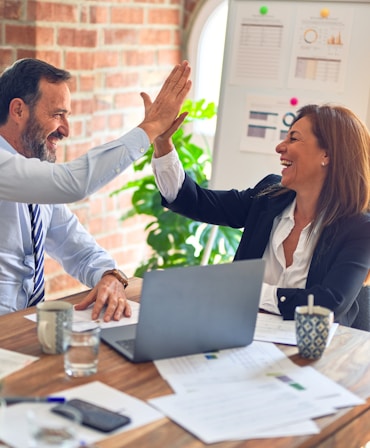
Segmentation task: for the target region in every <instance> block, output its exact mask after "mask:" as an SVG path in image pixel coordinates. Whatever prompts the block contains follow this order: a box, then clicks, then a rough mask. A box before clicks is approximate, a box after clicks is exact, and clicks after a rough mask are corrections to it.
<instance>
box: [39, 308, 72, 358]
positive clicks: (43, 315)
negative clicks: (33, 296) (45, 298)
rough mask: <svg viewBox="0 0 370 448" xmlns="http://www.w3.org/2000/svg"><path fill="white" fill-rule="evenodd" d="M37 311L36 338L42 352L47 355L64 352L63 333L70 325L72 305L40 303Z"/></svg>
mask: <svg viewBox="0 0 370 448" xmlns="http://www.w3.org/2000/svg"><path fill="white" fill-rule="evenodd" d="M36 310H37V337H38V339H39V342H40V344H41V348H42V351H43V352H44V353H49V354H57V353H63V352H64V346H63V331H64V327H65V325H68V326H71V325H72V318H73V305H72V304H71V303H68V302H64V301H62V300H51V301H49V302H41V303H39V304H38V305H37V306H36Z"/></svg>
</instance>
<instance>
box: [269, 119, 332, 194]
mask: <svg viewBox="0 0 370 448" xmlns="http://www.w3.org/2000/svg"><path fill="white" fill-rule="evenodd" d="M276 152H277V153H278V154H280V163H281V164H282V165H283V166H284V168H283V170H282V172H281V175H282V179H281V184H282V185H283V186H284V187H286V188H289V189H291V190H294V191H296V192H299V191H301V190H303V189H312V188H315V187H319V188H320V189H321V187H322V185H323V183H324V180H325V177H326V172H327V170H326V166H327V165H328V163H329V157H328V156H327V154H326V151H325V150H324V149H322V148H320V147H319V145H318V142H317V138H316V137H315V135H314V133H313V132H312V126H311V122H310V120H309V118H308V117H302V118H301V119H299V120H298V121H296V122H295V123H294V124H293V125H292V127H291V128H290V130H289V132H288V134H287V136H286V138H285V140H283V141H282V142H281V143H279V144H278V145H277V147H276Z"/></svg>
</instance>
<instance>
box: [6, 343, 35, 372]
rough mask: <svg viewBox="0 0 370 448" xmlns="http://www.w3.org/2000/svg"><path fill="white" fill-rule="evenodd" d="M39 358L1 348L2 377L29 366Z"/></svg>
mask: <svg viewBox="0 0 370 448" xmlns="http://www.w3.org/2000/svg"><path fill="white" fill-rule="evenodd" d="M38 359H39V358H38V357H37V356H31V355H24V354H22V353H18V352H13V351H11V350H5V349H4V348H0V379H2V378H4V377H6V376H8V375H10V374H11V373H13V372H16V371H17V370H19V369H23V367H26V366H28V365H29V364H31V363H32V362H34V361H37V360H38Z"/></svg>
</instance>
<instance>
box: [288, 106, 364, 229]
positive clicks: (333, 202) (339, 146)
mask: <svg viewBox="0 0 370 448" xmlns="http://www.w3.org/2000/svg"><path fill="white" fill-rule="evenodd" d="M302 117H307V118H308V119H309V120H310V122H311V126H312V132H313V133H314V135H315V136H316V138H317V141H318V144H319V146H320V147H321V148H322V149H324V150H325V151H326V152H327V155H328V157H329V164H328V165H327V166H326V167H325V169H327V176H326V179H325V181H324V185H323V188H322V190H321V193H320V196H319V200H318V204H317V210H316V216H318V215H320V214H322V219H323V220H322V221H321V225H322V226H323V227H326V226H328V225H330V224H332V223H334V222H336V221H337V220H338V219H340V218H343V217H346V216H351V215H355V214H359V213H364V212H367V211H369V203H370V133H369V130H368V129H367V127H366V125H365V124H364V123H363V122H362V121H361V120H360V118H359V117H358V116H357V115H356V114H355V113H353V112H352V111H351V110H350V109H347V108H345V107H343V106H338V105H331V104H324V105H322V106H318V105H314V104H311V105H307V106H304V107H302V108H301V109H299V111H298V115H297V116H296V118H295V120H294V122H296V121H297V120H299V119H301V118H302Z"/></svg>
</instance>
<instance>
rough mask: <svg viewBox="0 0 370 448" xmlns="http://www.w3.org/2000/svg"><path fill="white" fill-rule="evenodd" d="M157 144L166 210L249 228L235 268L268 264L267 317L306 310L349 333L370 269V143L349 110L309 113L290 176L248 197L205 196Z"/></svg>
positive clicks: (283, 149)
mask: <svg viewBox="0 0 370 448" xmlns="http://www.w3.org/2000/svg"><path fill="white" fill-rule="evenodd" d="M176 126H178V123H175V126H173V127H172V128H171V130H169V131H168V132H166V133H165V134H163V135H162V136H160V137H159V138H157V140H156V141H155V153H154V158H153V170H154V173H155V176H156V180H157V184H158V188H159V189H160V192H161V194H162V196H163V200H162V204H163V205H164V206H166V207H168V208H169V209H171V210H173V211H174V212H177V213H180V214H182V215H184V216H187V217H189V218H192V219H195V220H198V221H201V222H207V223H210V224H216V225H223V226H230V227H234V228H244V232H243V235H242V238H241V241H240V244H239V247H238V250H237V252H236V255H235V258H234V259H235V260H241V259H251V258H261V257H263V258H264V259H265V260H266V270H265V277H264V283H263V287H262V292H261V298H260V307H261V308H263V309H265V310H267V311H270V312H275V313H279V314H281V315H282V316H283V317H284V319H293V318H294V310H295V307H296V306H298V305H305V304H307V296H308V294H313V295H314V297H315V304H317V305H322V306H325V307H328V308H330V309H332V310H333V311H334V314H335V320H336V321H337V322H339V323H341V324H343V325H347V326H350V325H351V324H352V323H353V321H354V320H355V318H356V316H357V314H358V303H357V301H356V297H357V295H358V293H359V291H360V289H361V287H362V284H363V282H364V280H365V277H366V275H367V273H368V270H369V268H370V214H369V200H370V160H369V153H370V134H369V130H368V129H367V128H366V126H365V125H364V123H362V122H361V120H360V119H359V118H358V117H357V116H356V115H355V114H354V113H353V112H351V111H350V110H348V109H346V108H344V107H341V106H335V105H322V106H317V105H307V106H304V107H303V108H301V109H300V110H299V111H298V115H297V117H296V119H295V120H294V122H293V123H292V125H291V128H290V130H289V132H288V134H287V137H286V138H285V140H284V141H282V142H281V143H280V144H278V146H277V147H276V152H277V153H278V154H279V155H280V161H281V164H282V165H283V169H282V173H281V176H277V175H269V176H267V177H265V178H264V179H262V180H261V181H260V182H259V183H258V184H257V185H256V186H255V187H254V188H250V189H247V190H244V191H237V190H230V191H212V190H207V189H203V188H200V187H199V185H197V184H196V183H195V182H194V181H192V180H191V179H190V178H189V177H188V176H186V174H184V172H183V170H182V167H181V165H180V163H179V160H178V157H177V153H176V151H172V143H171V140H170V135H171V134H170V131H172V132H174V130H175V127H176Z"/></svg>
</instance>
